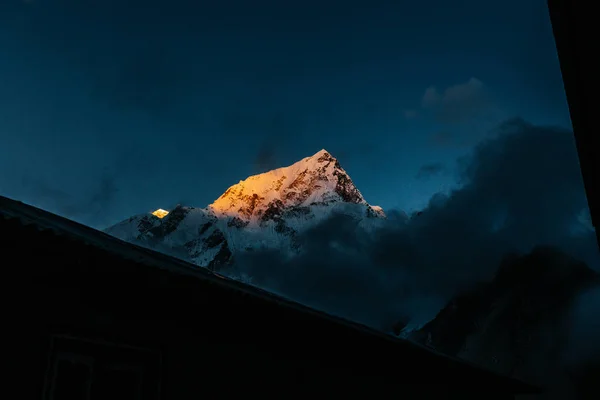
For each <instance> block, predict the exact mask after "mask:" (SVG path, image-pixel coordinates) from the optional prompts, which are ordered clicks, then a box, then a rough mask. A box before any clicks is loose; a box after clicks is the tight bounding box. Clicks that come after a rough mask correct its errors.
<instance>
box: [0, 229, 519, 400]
mask: <svg viewBox="0 0 600 400" xmlns="http://www.w3.org/2000/svg"><path fill="white" fill-rule="evenodd" d="M0 224H2V225H0V231H3V232H10V233H11V234H10V238H8V239H7V240H5V241H3V242H2V243H3V244H2V246H3V248H2V253H3V257H2V264H3V265H2V267H3V270H4V272H6V273H7V275H8V278H9V279H7V280H6V281H7V282H10V286H11V287H12V290H13V293H15V295H14V296H13V298H12V301H14V304H13V305H10V306H11V307H10V311H9V313H8V317H7V318H8V324H7V326H10V327H12V329H11V332H10V333H12V335H10V336H11V339H10V343H11V346H10V349H9V350H8V351H9V354H12V355H13V357H12V358H11V359H14V360H15V363H14V368H13V371H14V374H15V376H19V377H25V380H26V381H29V383H28V384H26V385H24V386H23V387H22V396H19V397H20V398H40V396H41V394H42V393H43V392H44V390H45V388H44V379H45V378H47V376H48V371H49V370H48V368H47V365H48V357H49V354H54V353H53V352H56V351H57V349H58V345H57V344H56V343H59V344H60V343H63V342H61V341H60V340H61V339H57V340H58V341H57V340H55V341H51V338H52V337H53V335H55V334H59V335H64V334H67V335H70V336H74V337H78V338H83V339H99V340H102V341H109V342H112V343H113V344H118V345H132V346H137V347H141V348H144V349H147V350H145V353H144V354H149V355H147V356H144V357H146V358H147V359H146V358H145V359H144V360H146V361H144V362H145V363H147V364H144V365H146V366H147V367H148V370H149V371H151V373H156V374H157V376H160V391H161V392H162V395H163V397H162V398H164V399H170V400H171V399H173V400H177V399H188V398H189V399H192V398H193V399H197V398H199V397H201V396H206V395H207V393H209V394H210V396H211V397H212V398H225V397H227V398H228V397H230V396H233V395H236V394H244V395H250V394H253V393H258V394H260V395H262V396H263V397H264V396H266V397H278V398H281V397H286V398H289V397H292V398H295V397H298V398H299V397H305V396H309V395H310V396H315V395H330V396H342V395H352V396H364V397H370V398H383V397H390V396H392V397H394V396H395V395H397V396H398V397H402V398H424V396H425V398H438V399H442V398H454V397H456V396H457V395H460V396H461V398H463V399H465V398H486V399H493V398H498V399H501V398H511V397H510V396H508V397H502V396H498V397H493V395H492V394H490V393H484V394H483V395H477V396H474V397H469V396H467V395H465V394H460V393H457V392H456V390H454V389H451V388H449V387H448V385H446V384H445V383H444V378H445V377H443V376H436V375H435V374H432V375H428V376H422V377H421V379H419V380H417V379H415V376H414V374H413V375H411V372H410V371H412V370H415V369H417V367H418V366H417V364H416V363H417V362H418V361H416V360H417V359H416V358H415V356H414V355H412V354H410V353H407V358H406V359H397V364H396V365H393V364H391V365H390V363H389V362H388V361H386V360H381V361H377V360H376V359H375V360H373V359H370V360H367V359H364V360H363V359H362V358H360V357H362V356H361V354H363V353H364V351H362V349H361V348H359V346H360V342H356V346H354V347H351V346H348V347H346V348H340V349H333V348H332V349H329V348H325V347H322V345H320V344H319V342H318V341H317V340H315V338H317V337H318V336H319V335H321V336H323V337H326V336H327V335H328V334H330V333H328V332H327V331H326V326H327V325H323V327H319V326H318V324H317V323H314V324H312V323H311V324H309V323H308V320H304V321H303V320H302V319H298V320H296V319H294V321H290V320H287V319H291V318H292V316H291V314H290V313H286V312H285V310H282V309H281V307H278V308H275V307H276V306H273V307H274V308H272V309H269V308H268V307H266V306H264V305H261V304H260V302H259V303H256V304H254V303H255V302H257V300H256V299H254V298H253V297H251V296H246V297H242V296H241V295H239V294H235V293H233V292H228V291H226V290H225V291H224V290H222V289H220V288H219V287H218V285H215V284H204V283H202V282H200V281H199V280H198V279H196V278H193V277H186V276H180V275H178V274H174V273H171V272H167V271H162V270H159V269H153V268H149V267H147V266H144V265H140V264H136V263H134V262H126V261H123V260H121V259H119V258H116V257H113V256H111V255H110V253H107V252H104V251H100V250H98V249H96V248H92V247H91V246H85V245H82V244H81V243H79V242H75V241H71V242H69V243H68V244H67V245H65V240H66V238H64V237H57V236H55V235H54V234H52V233H51V232H47V231H46V232H42V233H40V232H39V231H37V230H35V229H34V228H32V227H29V228H20V227H19V226H18V224H15V223H14V222H12V223H10V224H9V223H7V222H6V221H0ZM34 239H35V240H34ZM292 328H293V329H292ZM320 328H322V330H321V331H319V329H320ZM303 330H305V331H303ZM341 332H343V331H341ZM340 342H341V343H344V338H343V337H341V336H340ZM65 343H67V344H64V343H63V344H62V345H61V346H63V350H64V348H65V346H66V348H67V350H69V351H70V349H71V348H72V347H73V346H75V347H76V346H78V345H76V344H75V345H74V344H69V343H72V342H69V341H67V342H65ZM74 343H78V342H74ZM69 346H71V347H69ZM98 346H100V347H98ZM98 346H96V347H97V348H98V349H100V350H93V352H95V353H94V355H93V357H96V358H98V359H101V358H102V357H104V358H108V359H110V357H112V356H111V355H110V354H112V353H111V352H116V353H115V354H117V353H119V351H121V350H115V349H118V348H119V347H115V346H105V347H102V345H98ZM88 347H89V348H92V347H93V346H88ZM88 347H86V348H88ZM103 349H104V350H103ZM111 349H112V350H111ZM86 351H87V350H86ZM90 351H92V350H90ZM121 353H123V354H125V353H126V351H125V350H123V351H121ZM121 353H119V354H121ZM140 354H141V353H140ZM118 357H125V356H124V355H123V356H121V355H119V356H118ZM356 357H358V359H356ZM109 361H110V360H109ZM419 368H420V367H419ZM394 369H397V370H398V372H397V373H390V371H391V370H392V372H393V370H394ZM381 371H387V372H388V373H387V374H386V375H384V374H382V373H381ZM432 371H435V369H432ZM446 378H447V377H446ZM477 384H478V382H476V381H475V382H474V385H477ZM148 390H149V392H148V393H150V392H152V388H150V389H148ZM154 391H155V392H156V390H154ZM484 392H485V391H484ZM113 400H116V399H113Z"/></svg>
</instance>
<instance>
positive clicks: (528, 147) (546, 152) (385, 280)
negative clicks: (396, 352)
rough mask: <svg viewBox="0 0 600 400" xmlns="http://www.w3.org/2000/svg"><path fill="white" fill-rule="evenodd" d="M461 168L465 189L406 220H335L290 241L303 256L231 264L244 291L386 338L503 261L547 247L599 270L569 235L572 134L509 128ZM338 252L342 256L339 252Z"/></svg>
mask: <svg viewBox="0 0 600 400" xmlns="http://www.w3.org/2000/svg"><path fill="white" fill-rule="evenodd" d="M497 133H498V135H497V137H495V138H490V139H486V140H485V141H484V142H482V143H481V144H480V145H479V146H477V147H476V148H475V149H474V151H473V152H472V154H471V155H470V156H469V157H467V158H465V159H462V160H460V162H459V163H458V167H459V169H458V170H459V174H460V175H459V179H460V182H461V184H462V186H461V187H460V188H459V189H456V190H455V191H453V192H451V193H450V194H449V195H443V194H438V195H435V196H433V197H432V198H431V199H430V201H429V204H428V206H427V207H426V208H425V209H424V210H422V211H421V212H419V213H417V214H414V215H412V216H408V215H406V214H405V213H403V212H401V211H394V210H387V211H388V215H389V216H390V218H388V222H387V223H386V224H385V226H384V227H382V228H381V229H378V230H376V231H375V232H374V233H367V232H365V231H363V230H361V229H360V228H359V227H358V226H357V225H356V221H353V220H352V219H349V218H348V217H344V216H334V217H333V218H332V219H330V220H328V221H325V222H323V223H322V224H321V225H320V226H318V227H316V228H315V229H314V230H312V231H311V232H308V233H307V234H306V235H302V236H300V237H299V238H298V240H300V241H301V242H302V243H303V244H304V246H305V247H304V248H305V249H306V250H307V251H306V252H305V253H303V254H302V255H300V256H299V257H297V258H295V259H292V260H288V259H286V258H285V257H283V256H282V255H280V254H277V253H274V252H265V253H263V252H258V253H255V254H252V255H246V256H242V255H237V257H238V263H239V264H238V266H239V268H240V270H243V271H245V273H246V274H247V275H248V276H250V278H251V280H252V283H253V284H255V285H257V286H260V287H264V288H266V289H268V290H273V291H275V292H278V293H282V294H284V295H286V296H288V297H290V298H292V299H295V300H297V301H300V302H302V303H305V304H308V305H310V306H313V307H316V308H320V309H323V310H325V311H328V312H330V313H332V314H336V315H340V316H343V317H347V318H350V319H354V320H358V321H361V322H364V323H367V324H369V325H372V326H375V327H377V328H380V329H386V330H389V329H390V326H392V325H394V324H395V323H397V322H398V321H399V320H401V321H405V320H407V319H411V320H412V322H413V323H422V322H425V321H427V320H428V319H430V318H432V317H433V316H434V315H435V313H436V312H437V311H438V310H439V308H440V307H441V306H442V305H443V304H444V303H445V302H446V301H447V300H448V299H449V298H451V297H452V296H454V295H456V294H457V293H459V292H460V291H462V290H464V289H465V288H469V287H470V286H471V285H473V284H476V283H477V282H481V281H485V280H488V279H491V277H492V276H493V275H494V274H495V271H496V269H497V268H498V265H499V263H500V260H501V259H502V257H503V256H504V255H505V254H507V253H513V252H522V253H524V252H528V251H530V250H531V249H532V248H533V247H534V246H537V245H549V246H555V247H557V248H559V249H562V250H563V251H565V252H567V253H568V254H570V255H573V256H575V257H576V258H579V259H582V260H584V261H586V262H588V264H590V265H593V266H595V267H596V268H598V249H597V246H596V242H595V238H594V235H593V233H592V232H590V231H586V232H582V231H579V233H577V234H573V233H572V232H573V229H571V228H572V227H573V225H574V224H577V223H578V222H577V221H578V218H579V216H580V215H581V211H582V210H583V209H585V208H586V206H587V203H586V198H585V194H584V190H583V183H582V180H581V174H580V171H579V166H578V159H577V154H576V151H575V147H574V143H573V134H572V132H570V131H567V130H563V129H558V128H553V127H546V126H535V125H532V124H529V123H527V122H525V121H522V120H518V119H517V120H511V121H508V122H506V123H504V124H502V125H501V126H500V127H498V129H497ZM340 249H341V250H340Z"/></svg>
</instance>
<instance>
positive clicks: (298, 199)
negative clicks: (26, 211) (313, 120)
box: [106, 150, 385, 269]
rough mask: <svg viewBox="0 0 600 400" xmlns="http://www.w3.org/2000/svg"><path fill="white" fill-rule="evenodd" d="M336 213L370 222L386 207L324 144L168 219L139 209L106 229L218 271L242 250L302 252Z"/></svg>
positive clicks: (178, 209) (180, 208)
mask: <svg viewBox="0 0 600 400" xmlns="http://www.w3.org/2000/svg"><path fill="white" fill-rule="evenodd" d="M334 212H342V213H346V214H350V215H352V216H355V217H356V218H357V219H358V220H365V221H369V220H375V221H376V220H378V219H381V218H384V217H385V214H384V213H383V210H382V209H381V208H380V207H376V206H371V205H369V204H368V203H367V202H366V201H365V199H364V198H363V196H362V194H361V193H360V191H359V190H358V189H357V188H356V186H355V185H354V183H353V182H352V179H351V178H350V176H349V175H348V174H347V172H346V171H345V170H344V169H343V168H342V167H341V165H340V163H339V162H338V160H337V159H335V158H334V157H333V156H332V155H331V154H330V153H328V152H327V151H325V150H321V151H319V152H318V153H316V154H315V155H313V156H312V157H307V158H304V159H302V160H300V161H298V162H297V163H295V164H293V165H291V166H289V167H284V168H279V169H275V170H273V171H269V172H266V173H263V174H259V175H254V176H251V177H249V178H247V179H246V180H243V181H240V182H239V183H237V184H235V185H233V186H231V187H230V188H228V189H227V190H226V191H225V192H224V193H223V194H222V195H221V196H220V197H219V198H218V199H217V200H215V201H214V202H213V203H212V204H210V205H209V206H208V207H206V208H193V207H184V206H177V207H176V208H175V209H173V210H170V212H169V214H167V215H166V216H165V217H164V218H162V219H160V218H158V217H156V216H154V215H152V214H143V215H138V216H134V217H131V218H129V219H128V220H126V221H123V222H121V223H119V224H117V225H115V226H112V227H110V228H108V229H107V230H106V232H107V233H110V234H112V235H114V236H116V237H118V238H120V239H123V240H127V241H131V242H135V243H141V244H143V245H146V246H149V247H153V248H157V249H160V250H162V251H165V249H166V250H169V249H172V250H174V251H175V250H176V251H177V254H178V255H181V254H184V255H185V256H186V258H188V259H189V260H190V261H192V262H194V263H195V264H197V265H199V266H202V267H208V268H211V269H219V268H221V267H223V266H226V265H228V264H230V263H231V262H232V260H233V257H234V256H235V253H236V252H240V251H253V250H255V249H260V248H277V249H286V250H289V251H290V252H291V253H294V252H298V251H299V243H298V240H297V235H298V234H299V233H301V232H302V231H304V230H306V229H308V228H310V227H312V226H314V225H315V224H316V223H318V222H319V221H322V220H323V219H324V218H327V217H328V216H330V215H331V214H332V213H334ZM365 223H367V222H365ZM369 223H372V222H369Z"/></svg>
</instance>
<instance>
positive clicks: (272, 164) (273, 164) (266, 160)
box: [254, 139, 278, 173]
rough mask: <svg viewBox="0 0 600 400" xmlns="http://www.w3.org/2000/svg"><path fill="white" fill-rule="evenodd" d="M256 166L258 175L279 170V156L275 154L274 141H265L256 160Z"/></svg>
mask: <svg viewBox="0 0 600 400" xmlns="http://www.w3.org/2000/svg"><path fill="white" fill-rule="evenodd" d="M254 166H255V169H256V170H257V172H258V173H263V172H267V171H270V170H272V169H275V168H277V166H278V164H277V156H276V152H275V144H274V143H273V141H272V140H269V139H266V140H263V142H262V144H261V146H260V148H259V149H258V153H257V154H256V158H255V160H254Z"/></svg>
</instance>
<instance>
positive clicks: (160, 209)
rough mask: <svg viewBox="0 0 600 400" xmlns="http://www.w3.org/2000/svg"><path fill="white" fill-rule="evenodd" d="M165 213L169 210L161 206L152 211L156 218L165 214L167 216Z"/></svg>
mask: <svg viewBox="0 0 600 400" xmlns="http://www.w3.org/2000/svg"><path fill="white" fill-rule="evenodd" d="M167 214H169V212H168V211H167V210H163V209H162V208H159V209H158V210H156V211H154V212H153V213H152V215H154V216H155V217H158V218H164V217H165V216H167Z"/></svg>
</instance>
